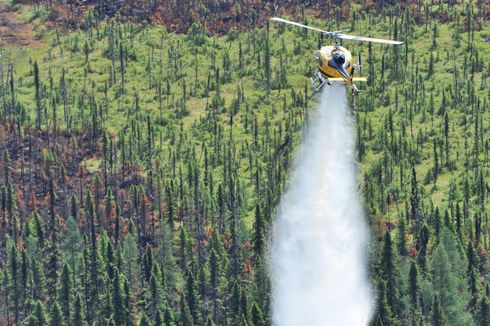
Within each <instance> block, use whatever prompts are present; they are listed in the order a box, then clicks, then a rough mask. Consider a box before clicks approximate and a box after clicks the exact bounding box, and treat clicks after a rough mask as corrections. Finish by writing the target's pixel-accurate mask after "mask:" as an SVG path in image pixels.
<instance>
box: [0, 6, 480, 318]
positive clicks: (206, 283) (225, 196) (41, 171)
mask: <svg viewBox="0 0 490 326" xmlns="http://www.w3.org/2000/svg"><path fill="white" fill-rule="evenodd" d="M477 8H478V7H476V6H467V5H465V6H463V5H458V6H449V5H448V4H446V3H443V2H441V5H433V6H429V5H426V6H419V7H417V6H414V7H412V8H411V10H409V9H401V8H400V7H399V6H393V7H387V8H386V9H385V10H383V11H381V12H379V13H376V12H375V11H370V12H368V13H366V12H365V11H361V10H360V7H358V6H357V7H356V6H355V5H352V6H349V7H347V5H343V7H342V8H340V7H339V9H334V8H332V11H331V13H330V14H327V16H328V18H329V19H328V20H327V21H320V20H318V21H315V20H314V19H311V21H310V22H309V23H310V24H315V25H318V26H320V27H324V28H326V29H334V28H336V27H342V28H343V27H347V28H349V27H350V28H352V29H353V33H357V34H362V35H373V36H374V35H376V36H380V37H383V36H384V37H392V38H395V39H401V40H404V41H405V42H406V46H404V47H402V48H399V49H395V48H389V47H382V46H377V45H373V46H367V45H364V44H353V43H347V42H346V43H345V45H348V47H349V49H352V51H353V53H354V54H356V53H359V52H361V53H362V57H363V64H364V66H363V75H367V77H368V79H369V83H368V84H367V85H366V86H365V87H364V89H365V92H363V93H361V94H360V95H359V97H358V98H357V100H356V110H355V113H354V116H355V120H356V133H357V137H356V138H357V146H358V155H359V156H358V159H359V170H360V176H359V181H360V184H359V191H360V192H361V193H362V196H363V199H364V204H365V209H366V216H367V218H368V219H369V222H370V225H371V226H372V239H373V241H372V248H371V253H372V254H371V257H372V259H371V271H372V279H373V283H374V284H375V285H376V287H377V289H378V291H377V292H378V295H377V303H378V304H377V307H378V310H377V313H376V316H375V319H374V320H373V324H375V325H381V324H383V325H387V324H390V325H391V324H393V325H397V324H409V323H413V324H416V325H420V324H429V323H434V324H435V323H436V322H437V321H442V323H443V324H444V322H445V323H448V324H450V325H472V324H478V325H487V324H488V323H487V321H488V318H489V307H488V296H489V295H490V293H489V292H490V288H489V284H488V270H489V268H490V266H489V262H488V248H489V225H488V209H489V204H488V195H489V190H490V186H489V181H488V180H489V166H488V162H489V160H488V151H489V136H490V133H489V126H490V116H489V114H488V112H489V111H488V110H489V107H488V106H489V100H490V92H489V87H488V77H489V76H490V64H488V62H486V61H485V59H486V58H488V57H490V43H489V42H488V36H489V35H490V28H489V26H488V21H486V20H484V19H483V17H486V15H484V14H482V12H481V11H479V10H478V9H477ZM480 8H481V7H480ZM357 9H359V11H357ZM335 13H337V15H336V14H335ZM339 13H342V15H340V14H339ZM48 14H49V11H48V10H46V9H45V8H43V7H37V8H35V7H31V6H25V5H22V6H20V7H19V8H18V12H17V17H19V21H20V22H23V23H24V24H33V25H34V26H36V31H37V32H38V31H39V29H38V28H40V27H42V26H44V29H43V30H42V33H40V32H39V33H38V34H36V38H38V40H36V42H38V43H36V44H30V45H29V46H22V45H21V44H19V43H13V44H7V45H5V46H4V48H3V54H2V65H1V68H2V72H1V74H0V75H1V76H2V82H1V92H0V97H1V109H0V110H1V112H2V113H1V122H2V128H0V152H2V157H1V158H0V167H1V171H2V175H1V177H0V180H1V192H0V199H1V200H0V203H1V207H0V218H1V223H0V240H1V241H0V243H1V246H0V255H1V258H2V259H0V262H1V263H0V264H1V271H2V272H1V276H2V284H3V286H2V287H1V291H2V295H1V297H0V310H1V317H0V320H1V321H2V323H3V322H6V321H7V320H10V321H11V323H12V324H20V323H21V321H23V320H24V319H26V321H25V323H26V324H28V325H38V324H43V323H44V321H48V320H50V321H51V322H52V323H55V324H58V325H61V324H62V322H61V320H63V322H64V323H67V324H73V325H82V324H83V325H86V324H92V323H93V322H97V323H100V324H115V325H123V324H134V323H136V322H139V323H140V325H148V324H151V322H150V321H149V320H148V318H149V319H150V320H152V321H154V323H155V324H157V325H173V324H177V325H204V324H207V325H212V324H213V323H214V324H217V325H247V324H248V325H266V324H268V323H269V308H270V307H269V306H270V284H269V275H268V265H267V257H268V234H269V226H270V225H271V221H272V219H273V218H274V214H275V209H276V205H277V203H278V201H279V198H280V196H281V194H282V193H283V191H284V188H285V187H286V185H287V178H288V173H289V170H290V167H291V163H292V160H293V156H294V150H295V148H296V146H297V144H298V143H299V142H300V141H301V131H302V129H303V127H304V126H305V125H306V124H305V121H307V120H306V118H307V116H308V115H309V114H310V112H311V109H313V108H314V106H315V100H316V99H315V97H313V98H311V97H310V96H311V89H310V85H309V80H308V79H309V77H310V76H311V74H312V73H313V71H314V70H315V61H314V55H313V53H314V52H313V51H314V50H315V49H316V48H317V46H318V45H319V44H320V43H321V40H320V39H319V37H318V35H316V34H312V33H311V32H306V31H303V30H298V29H294V28H285V27H284V26H274V27H272V26H271V27H270V29H267V28H263V29H256V30H253V31H250V32H244V33H236V32H233V33H231V32H230V33H229V34H227V35H226V36H221V37H210V36H208V35H207V34H206V33H205V31H204V29H203V28H200V27H199V26H196V28H194V29H193V30H192V31H191V33H189V34H185V35H184V34H175V33H170V32H168V31H167V29H166V28H164V27H162V26H158V25H148V26H143V25H142V24H136V23H131V22H127V21H123V20H119V19H117V18H116V19H111V20H107V21H98V20H96V19H93V16H90V15H87V17H86V21H85V28H84V29H83V30H76V31H73V32H70V33H64V32H62V31H61V30H60V29H56V28H53V29H50V28H46V27H45V26H46V24H47V23H46V20H45V19H46V17H47V15H48ZM305 14H306V15H307V16H308V15H310V13H308V11H306V13H305ZM336 17H337V19H335V18H336ZM441 17H449V18H448V19H447V23H441V20H440V18H441ZM434 18H438V19H439V20H436V19H434ZM50 24H51V23H50ZM48 26H49V25H48ZM325 41H327V40H325ZM485 318H486V319H485ZM29 323H30V324H29Z"/></svg>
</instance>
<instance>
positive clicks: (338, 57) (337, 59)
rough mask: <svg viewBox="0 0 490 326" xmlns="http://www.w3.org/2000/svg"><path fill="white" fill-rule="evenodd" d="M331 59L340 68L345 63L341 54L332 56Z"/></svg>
mask: <svg viewBox="0 0 490 326" xmlns="http://www.w3.org/2000/svg"><path fill="white" fill-rule="evenodd" d="M333 59H334V60H335V63H336V64H338V65H340V66H341V65H343V64H344V62H345V55H344V54H343V53H338V54H334V56H333Z"/></svg>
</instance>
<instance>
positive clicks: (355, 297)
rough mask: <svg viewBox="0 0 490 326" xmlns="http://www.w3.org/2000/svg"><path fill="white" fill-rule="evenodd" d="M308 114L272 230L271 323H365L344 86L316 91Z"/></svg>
mask: <svg viewBox="0 0 490 326" xmlns="http://www.w3.org/2000/svg"><path fill="white" fill-rule="evenodd" d="M310 116H311V117H310V122H309V127H308V130H307V131H306V132H305V134H304V137H303V144H301V148H300V149H299V152H298V153H297V158H296V162H295V167H294V168H293V169H294V171H293V172H292V175H291V179H290V182H289V185H288V189H287V190H286V192H285V194H284V196H283V198H282V200H281V203H280V205H279V209H278V215H277V217H276V220H275V222H274V226H273V234H272V245H271V260H272V261H271V264H272V295H273V297H272V302H273V305H272V321H273V325H275V326H289V325H291V326H303V325H304V326H317V325H318V326H329V325H332V326H341V325H349V326H355V325H367V324H368V323H369V320H370V317H371V314H372V310H373V295H372V290H371V285H370V282H369V279H368V267H367V263H368V245H369V229H368V227H367V225H366V221H365V218H364V216H363V210H362V207H361V204H360V202H359V197H358V196H359V194H358V191H357V188H358V181H357V172H356V166H355V163H354V162H355V142H354V133H353V122H354V117H353V115H352V113H351V111H350V109H349V107H348V102H347V96H346V87H345V86H341V85H337V86H325V87H323V91H322V94H321V99H320V103H319V106H318V109H317V110H316V112H314V113H313V114H311V115H310Z"/></svg>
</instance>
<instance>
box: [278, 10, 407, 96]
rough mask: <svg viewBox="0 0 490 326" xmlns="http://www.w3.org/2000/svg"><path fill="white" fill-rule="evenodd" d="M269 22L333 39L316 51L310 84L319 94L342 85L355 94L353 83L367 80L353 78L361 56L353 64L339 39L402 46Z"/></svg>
mask: <svg viewBox="0 0 490 326" xmlns="http://www.w3.org/2000/svg"><path fill="white" fill-rule="evenodd" d="M270 20H272V21H276V22H280V23H285V24H290V25H294V26H298V27H302V28H306V29H310V30H313V31H316V32H320V33H322V34H323V35H327V36H332V37H333V38H334V44H333V45H327V46H323V47H322V48H321V49H320V50H317V51H316V60H317V62H318V71H317V72H316V73H315V75H314V76H313V78H311V84H312V86H313V90H314V91H315V92H319V91H320V90H321V89H322V87H323V85H325V84H328V85H332V84H344V85H349V86H350V87H352V90H353V92H354V94H355V93H358V92H360V90H359V89H358V88H357V86H356V85H355V84H354V82H365V81H367V78H365V77H354V68H359V70H360V69H361V56H360V54H359V56H358V63H357V65H356V64H353V63H352V54H351V53H350V51H349V50H347V49H346V48H344V47H342V46H340V39H344V40H353V41H364V42H372V43H382V44H392V45H401V44H403V42H400V41H393V40H384V39H378V38H371V37H363V36H355V35H347V34H344V33H346V32H349V31H350V30H349V29H345V30H340V31H324V30H322V29H319V28H315V27H311V26H307V25H303V24H300V23H296V22H293V21H290V20H287V19H283V18H279V17H271V18H270Z"/></svg>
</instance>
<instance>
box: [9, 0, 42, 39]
mask: <svg viewBox="0 0 490 326" xmlns="http://www.w3.org/2000/svg"><path fill="white" fill-rule="evenodd" d="M29 8H30V6H26V5H18V6H15V7H14V6H11V5H10V4H9V2H8V1H5V0H2V1H0V42H1V44H2V45H8V46H30V47H36V46H40V44H41V41H40V40H39V39H37V38H36V33H35V28H36V26H35V24H34V23H33V22H32V20H30V19H28V20H27V21H25V20H24V19H25V18H26V17H25V15H24V16H23V15H22V14H23V13H25V12H26V10H28V9H29Z"/></svg>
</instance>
